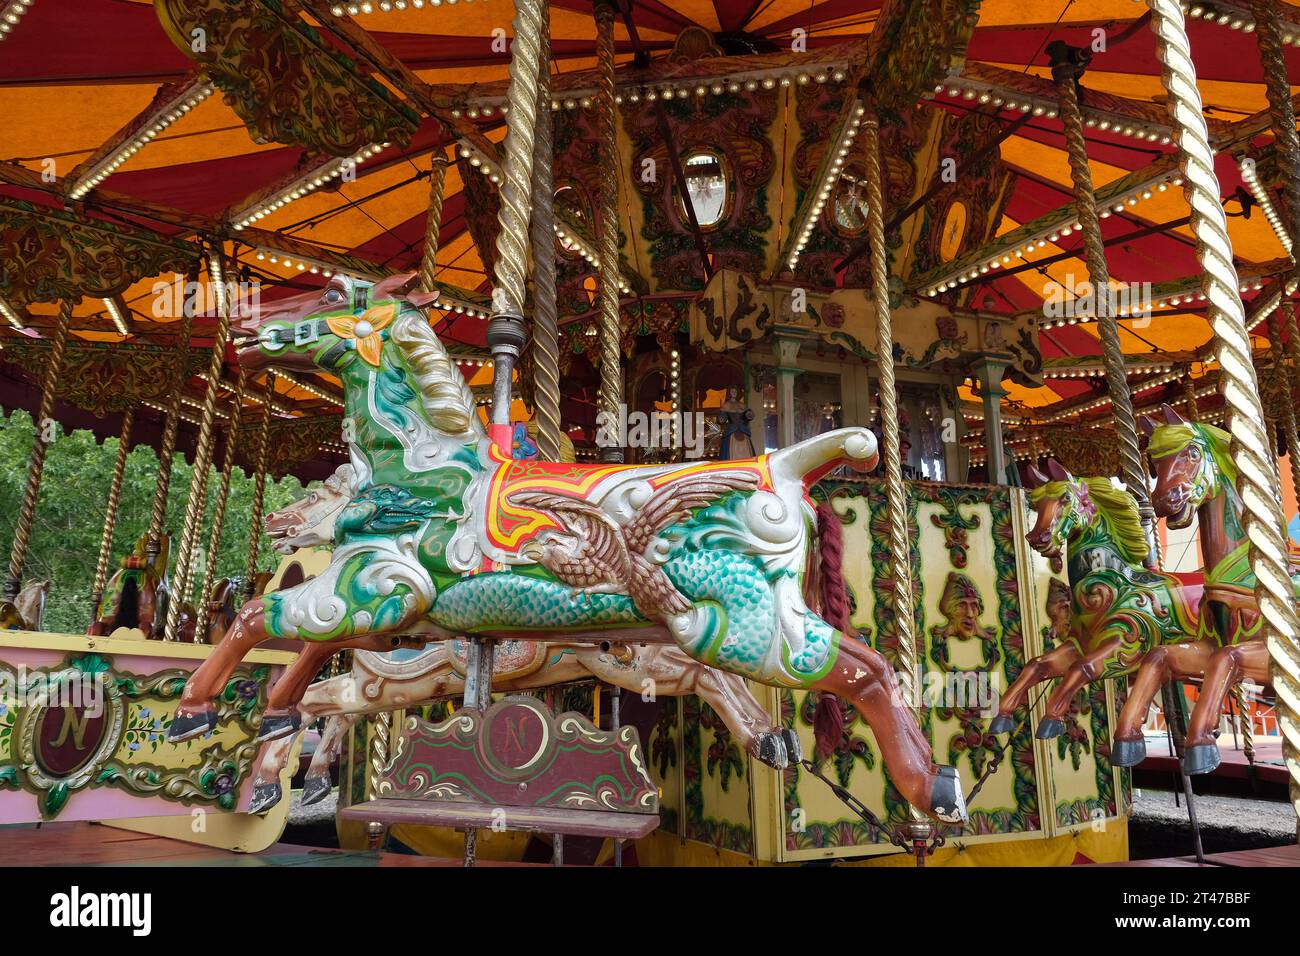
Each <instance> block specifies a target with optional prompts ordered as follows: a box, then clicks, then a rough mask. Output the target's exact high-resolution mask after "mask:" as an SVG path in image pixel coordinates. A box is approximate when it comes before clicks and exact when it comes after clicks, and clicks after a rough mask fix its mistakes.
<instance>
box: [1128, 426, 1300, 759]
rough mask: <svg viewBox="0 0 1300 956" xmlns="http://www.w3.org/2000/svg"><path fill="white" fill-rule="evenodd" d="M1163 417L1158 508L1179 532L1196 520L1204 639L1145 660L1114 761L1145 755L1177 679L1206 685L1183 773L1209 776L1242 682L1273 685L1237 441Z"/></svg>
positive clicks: (1154, 429) (1157, 433)
mask: <svg viewBox="0 0 1300 956" xmlns="http://www.w3.org/2000/svg"><path fill="white" fill-rule="evenodd" d="M1161 417H1162V418H1163V421H1153V420H1151V419H1145V418H1144V419H1142V422H1141V424H1142V427H1143V431H1144V432H1146V434H1147V435H1148V437H1149V443H1148V448H1147V454H1148V455H1149V456H1150V458H1151V461H1152V464H1153V465H1154V466H1155V472H1156V487H1155V491H1154V492H1153V493H1152V496H1151V503H1152V507H1153V508H1154V509H1155V513H1156V515H1157V516H1158V517H1162V518H1165V519H1166V520H1167V522H1168V524H1169V527H1171V528H1186V527H1188V526H1189V525H1190V524H1191V523H1192V520H1193V519H1195V520H1196V522H1197V525H1198V528H1199V531H1200V539H1201V554H1202V556H1203V558H1204V561H1205V568H1204V577H1205V592H1204V599H1203V601H1202V604H1201V611H1200V615H1199V621H1198V627H1197V630H1196V632H1195V633H1194V634H1193V635H1189V637H1188V639H1187V640H1185V641H1182V642H1179V643H1176V644H1172V645H1169V646H1167V647H1161V648H1159V649H1157V650H1156V651H1155V652H1153V653H1151V654H1149V655H1148V656H1147V659H1146V660H1144V661H1143V663H1142V667H1141V668H1140V670H1139V671H1138V675H1137V677H1136V678H1135V679H1134V680H1133V684H1132V687H1131V688H1130V690H1129V698H1128V701H1127V703H1126V704H1125V705H1124V709H1123V710H1122V711H1121V713H1120V716H1119V721H1118V723H1117V725H1116V728H1115V754H1114V757H1113V760H1114V763H1116V764H1118V765H1120V766H1132V765H1133V764H1136V763H1138V762H1140V761H1141V760H1142V759H1143V757H1145V756H1146V745H1145V742H1144V740H1143V737H1142V723H1143V721H1144V719H1145V718H1146V715H1147V712H1148V710H1149V709H1150V707H1151V702H1152V701H1153V700H1154V699H1155V695H1156V693H1157V692H1159V690H1160V688H1161V686H1163V685H1164V684H1165V683H1166V682H1167V681H1170V680H1197V679H1199V680H1201V682H1202V683H1201V693H1200V696H1199V698H1198V699H1197V702H1196V706H1195V707H1194V708H1193V710H1192V715H1191V719H1190V720H1189V721H1188V726H1187V738H1186V745H1185V748H1184V751H1183V769H1184V770H1185V771H1186V772H1187V773H1189V774H1200V773H1209V772H1210V771H1212V770H1214V768H1215V767H1217V766H1218V765H1219V747H1218V745H1217V744H1216V743H1215V741H1214V738H1215V736H1216V731H1217V725H1218V721H1219V714H1220V713H1221V711H1222V710H1223V702H1224V698H1225V697H1226V696H1227V694H1228V693H1229V691H1231V689H1232V688H1233V687H1234V686H1235V685H1236V684H1237V683H1238V682H1239V681H1241V680H1242V679H1243V678H1250V679H1251V680H1252V681H1254V682H1256V683H1258V684H1260V685H1264V686H1269V685H1270V684H1271V682H1272V681H1271V678H1270V675H1269V663H1268V661H1269V658H1268V649H1267V648H1266V647H1265V645H1264V642H1263V640H1262V637H1263V628H1262V627H1261V618H1260V613H1259V605H1258V603H1257V602H1256V600H1255V592H1254V588H1255V576H1254V574H1253V573H1252V572H1251V570H1250V561H1249V554H1248V547H1249V542H1248V541H1247V539H1246V532H1245V529H1244V527H1243V525H1242V502H1241V499H1240V497H1238V495H1237V489H1236V487H1235V482H1236V475H1237V470H1236V467H1235V466H1234V465H1233V464H1232V459H1231V457H1230V455H1229V445H1230V443H1231V436H1230V435H1229V434H1228V433H1227V432H1225V431H1224V430H1223V429H1221V428H1215V427H1214V426H1213V425H1202V424H1198V423H1196V422H1189V421H1187V420H1186V419H1184V418H1183V417H1182V416H1181V415H1179V414H1178V412H1176V411H1175V410H1174V409H1172V408H1170V407H1169V406H1168V405H1165V406H1163V407H1162V409H1161ZM1297 583H1298V584H1300V582H1297ZM1298 593H1300V592H1298ZM1193 637H1194V638H1195V639H1194V640H1193V639H1192V638H1193Z"/></svg>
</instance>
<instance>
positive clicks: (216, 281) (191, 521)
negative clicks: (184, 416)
mask: <svg viewBox="0 0 1300 956" xmlns="http://www.w3.org/2000/svg"><path fill="white" fill-rule="evenodd" d="M222 256H223V252H222V250H221V247H220V246H216V247H214V248H213V249H212V250H211V252H210V253H209V254H208V273H209V276H210V279H211V282H212V289H213V292H214V294H215V296H216V302H217V328H216V332H215V334H214V335H213V339H212V357H211V359H210V360H209V362H208V376H207V382H208V388H207V392H206V393H205V394H204V396H203V410H202V412H201V413H200V415H199V440H198V445H197V446H196V448H195V449H194V473H193V475H192V476H191V478H190V496H189V500H188V501H187V502H186V503H185V523H184V525H183V526H182V530H181V546H180V551H179V553H178V554H177V555H176V578H175V581H174V586H173V587H172V589H171V593H170V594H169V595H168V600H167V623H166V625H165V627H164V629H163V639H164V640H167V641H174V640H176V631H177V628H178V627H179V626H180V620H181V604H182V603H184V601H185V599H186V598H187V597H188V596H189V593H190V584H191V583H192V582H191V580H190V576H191V573H192V571H193V565H194V548H195V546H196V544H197V542H198V536H199V521H200V520H201V519H202V517H203V511H204V504H205V503H206V498H207V490H208V467H209V466H210V465H211V464H212V439H213V437H214V433H213V428H212V424H213V422H214V421H215V420H216V417H217V391H218V390H219V389H220V388H221V369H222V366H223V365H224V364H225V361H226V339H227V336H228V333H229V331H230V303H229V301H227V299H226V279H225V274H224V269H223V265H222V261H221V260H222Z"/></svg>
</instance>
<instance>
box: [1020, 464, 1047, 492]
mask: <svg viewBox="0 0 1300 956" xmlns="http://www.w3.org/2000/svg"><path fill="white" fill-rule="evenodd" d="M1025 483H1026V487H1029V488H1037V487H1039V486H1040V485H1045V484H1047V476H1046V475H1045V474H1043V473H1042V472H1041V471H1039V470H1038V466H1037V465H1030V466H1029V467H1027V468H1026V469H1025Z"/></svg>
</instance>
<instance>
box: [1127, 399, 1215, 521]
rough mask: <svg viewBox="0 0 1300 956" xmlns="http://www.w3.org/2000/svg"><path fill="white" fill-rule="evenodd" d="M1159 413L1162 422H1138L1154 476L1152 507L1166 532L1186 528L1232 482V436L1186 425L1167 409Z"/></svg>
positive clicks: (1203, 427) (1186, 422)
mask: <svg viewBox="0 0 1300 956" xmlns="http://www.w3.org/2000/svg"><path fill="white" fill-rule="evenodd" d="M1160 411H1161V414H1162V417H1163V421H1153V420H1151V419H1149V418H1144V419H1142V430H1143V431H1144V432H1146V434H1147V436H1148V439H1149V442H1148V445H1147V454H1148V455H1149V456H1150V457H1151V463H1152V465H1153V466H1154V467H1155V472H1156V487H1155V490H1154V491H1153V492H1152V493H1151V505H1152V507H1153V508H1154V509H1155V513H1156V515H1157V517H1161V518H1167V519H1168V521H1169V527H1171V528H1186V527H1187V526H1188V525H1190V524H1191V523H1192V519H1193V518H1194V517H1196V509H1197V508H1199V507H1200V506H1201V505H1203V504H1205V502H1207V501H1209V500H1210V499H1212V498H1214V497H1215V496H1216V495H1218V494H1219V492H1220V491H1221V490H1222V484H1221V482H1223V481H1224V480H1227V481H1233V480H1234V479H1235V472H1234V470H1233V468H1232V465H1231V460H1230V459H1229V458H1228V444H1229V442H1230V441H1231V437H1230V436H1229V435H1228V433H1227V432H1225V431H1224V430H1223V429H1221V428H1215V427H1214V426H1213V425H1200V424H1197V423H1195V422H1189V421H1187V420H1186V419H1184V418H1183V417H1182V416H1181V415H1179V414H1178V412H1176V411H1174V409H1172V408H1170V407H1169V406H1168V405H1162V406H1161V408H1160Z"/></svg>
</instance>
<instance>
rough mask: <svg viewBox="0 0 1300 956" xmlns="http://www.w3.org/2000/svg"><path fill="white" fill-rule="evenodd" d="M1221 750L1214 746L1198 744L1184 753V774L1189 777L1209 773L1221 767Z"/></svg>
mask: <svg viewBox="0 0 1300 956" xmlns="http://www.w3.org/2000/svg"><path fill="white" fill-rule="evenodd" d="M1219 760H1220V757H1219V748H1218V747H1217V746H1215V745H1214V744H1197V745H1196V746H1195V747H1188V748H1187V749H1186V750H1184V751H1183V773H1185V774H1187V775H1188V776H1189V777H1192V776H1195V775H1196V774H1200V773H1209V772H1210V771H1212V770H1215V769H1217V768H1218V766H1219Z"/></svg>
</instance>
